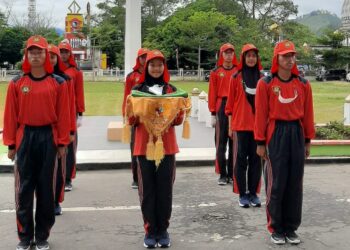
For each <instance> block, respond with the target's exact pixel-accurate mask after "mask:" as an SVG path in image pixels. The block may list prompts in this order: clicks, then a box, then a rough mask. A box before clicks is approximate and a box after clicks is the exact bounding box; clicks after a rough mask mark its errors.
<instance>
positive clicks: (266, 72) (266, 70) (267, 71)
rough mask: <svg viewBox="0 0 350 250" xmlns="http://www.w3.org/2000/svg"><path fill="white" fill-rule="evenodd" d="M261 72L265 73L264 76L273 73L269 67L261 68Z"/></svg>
mask: <svg viewBox="0 0 350 250" xmlns="http://www.w3.org/2000/svg"><path fill="white" fill-rule="evenodd" d="M260 73H261V74H263V75H264V76H270V75H271V72H270V70H268V69H263V70H260Z"/></svg>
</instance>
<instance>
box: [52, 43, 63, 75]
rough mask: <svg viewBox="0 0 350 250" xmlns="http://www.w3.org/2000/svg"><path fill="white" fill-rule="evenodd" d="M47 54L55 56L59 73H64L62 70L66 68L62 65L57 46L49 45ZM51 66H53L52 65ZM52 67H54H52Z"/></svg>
mask: <svg viewBox="0 0 350 250" xmlns="http://www.w3.org/2000/svg"><path fill="white" fill-rule="evenodd" d="M48 49H49V52H50V53H53V54H55V55H57V65H58V69H59V70H60V71H62V72H63V71H64V69H65V68H66V66H65V65H64V63H63V62H62V59H61V55H60V50H59V48H58V47H57V46H55V45H53V44H49V46H48ZM52 66H53V65H52ZM53 67H54V66H53Z"/></svg>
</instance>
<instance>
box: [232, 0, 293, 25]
mask: <svg viewBox="0 0 350 250" xmlns="http://www.w3.org/2000/svg"><path fill="white" fill-rule="evenodd" d="M233 1H236V2H238V3H239V4H240V5H241V6H242V7H243V10H244V14H245V16H246V18H252V19H254V20H256V19H258V20H259V21H260V27H261V29H264V28H266V26H267V25H269V24H271V22H277V23H279V24H282V23H284V22H286V21H287V20H288V18H289V17H290V16H291V15H296V14H298V6H297V5H294V3H293V1H292V0H233Z"/></svg>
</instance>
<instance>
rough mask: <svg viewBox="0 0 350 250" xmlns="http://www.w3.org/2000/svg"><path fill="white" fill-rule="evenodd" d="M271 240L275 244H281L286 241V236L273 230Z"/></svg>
mask: <svg viewBox="0 0 350 250" xmlns="http://www.w3.org/2000/svg"><path fill="white" fill-rule="evenodd" d="M271 242H272V243H275V244H277V245H283V244H285V243H286V238H285V237H284V235H283V234H280V233H277V232H274V233H272V234H271Z"/></svg>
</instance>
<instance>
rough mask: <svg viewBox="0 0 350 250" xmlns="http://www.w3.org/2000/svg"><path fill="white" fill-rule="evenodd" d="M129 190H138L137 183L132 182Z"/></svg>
mask: <svg viewBox="0 0 350 250" xmlns="http://www.w3.org/2000/svg"><path fill="white" fill-rule="evenodd" d="M131 188H132V189H138V188H139V184H138V183H137V181H133V182H132V183H131Z"/></svg>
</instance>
